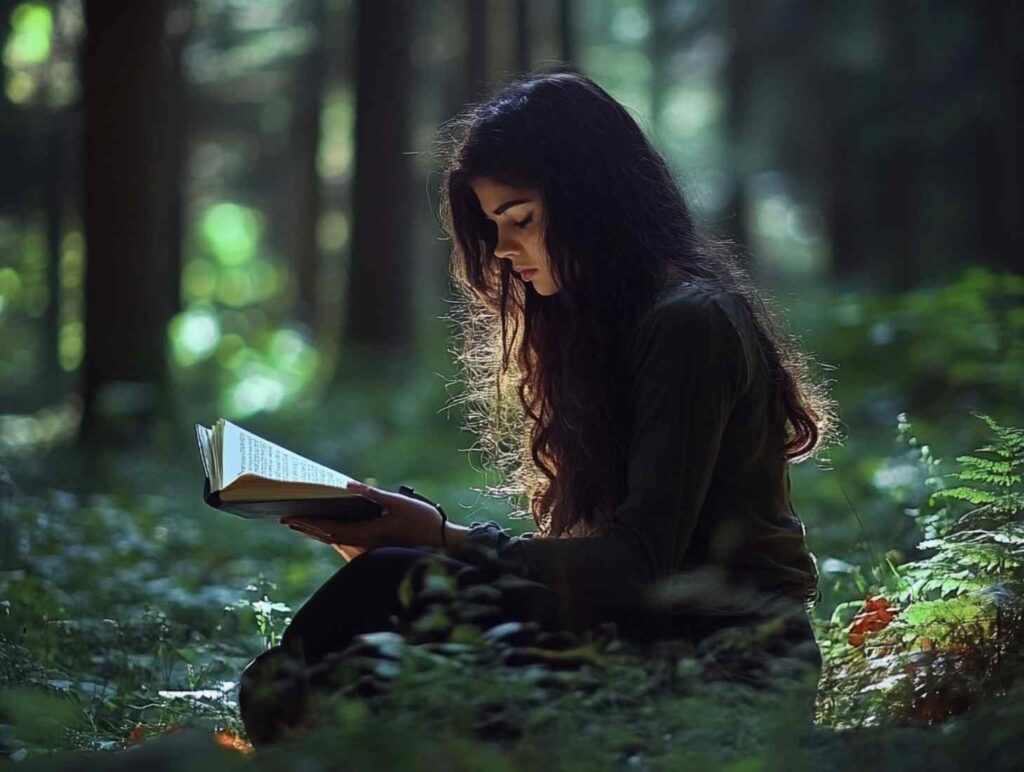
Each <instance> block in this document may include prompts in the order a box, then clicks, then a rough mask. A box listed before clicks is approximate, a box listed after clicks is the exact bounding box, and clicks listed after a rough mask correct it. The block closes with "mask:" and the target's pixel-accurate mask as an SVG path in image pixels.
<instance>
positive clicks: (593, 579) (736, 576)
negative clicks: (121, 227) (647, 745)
mask: <svg viewBox="0 0 1024 772" xmlns="http://www.w3.org/2000/svg"><path fill="white" fill-rule="evenodd" d="M629 340H630V343H629V346H628V357H627V363H626V364H627V366H628V368H629V373H630V374H631V381H630V390H629V399H628V410H629V411H630V429H629V446H628V455H627V458H628V470H627V491H626V496H625V498H624V500H622V501H621V503H620V504H619V505H618V506H617V507H616V509H615V510H614V512H613V517H612V523H611V527H610V528H609V529H608V530H607V531H606V532H605V533H604V534H602V535H601V536H583V537H557V538H543V537H540V536H538V535H537V534H534V533H528V534H524V535H522V536H517V537H512V536H510V535H508V534H507V533H506V532H505V530H504V529H503V528H501V526H500V525H499V524H498V523H496V522H494V521H488V522H486V523H481V522H474V523H472V525H471V527H470V531H469V532H468V533H467V535H466V539H465V542H464V544H463V545H462V546H461V547H459V548H457V549H455V550H452V551H451V554H452V556H453V557H456V558H460V559H462V560H465V561H466V562H470V563H485V562H493V561H497V562H498V563H499V564H500V565H501V566H502V567H504V568H505V569H507V570H510V571H512V572H514V573H517V574H519V575H521V576H523V577H525V578H527V579H532V580H534V581H537V582H541V583H543V584H546V585H548V586H549V587H551V588H552V589H554V590H556V592H558V593H559V595H560V596H561V599H562V602H563V604H565V605H566V606H567V607H573V608H579V609H582V608H584V607H590V608H602V609H608V608H611V609H617V608H629V607H632V608H636V607H637V606H638V605H639V604H644V603H647V602H648V601H649V600H650V599H651V598H652V597H655V596H654V595H652V591H653V590H654V589H655V588H666V587H675V591H676V592H677V593H682V594H683V595H685V593H686V592H687V591H688V590H690V591H693V592H694V593H695V594H701V595H702V596H703V598H704V600H708V599H709V596H715V595H716V594H717V595H719V596H720V597H722V598H725V597H726V596H727V595H728V596H729V597H730V598H732V599H733V600H730V601H728V602H726V603H725V604H724V605H725V606H729V605H730V604H731V605H732V607H734V608H737V609H744V608H745V607H744V605H743V604H744V602H750V603H752V604H754V605H756V604H758V603H760V602H761V601H760V600H758V597H759V596H758V593H768V594H775V595H781V596H786V597H789V598H793V599H794V600H797V601H798V602H803V603H805V604H807V603H811V602H814V601H815V600H816V599H817V597H818V594H817V593H818V589H817V580H818V574H817V570H816V564H815V561H814V558H813V556H812V555H811V553H810V552H809V551H808V549H807V546H806V543H805V539H804V536H805V531H804V527H803V524H802V523H801V521H800V519H799V518H798V517H797V515H796V514H795V513H794V512H793V510H792V506H791V503H790V496H789V473H788V467H787V464H786V461H785V455H784V451H783V446H782V443H783V441H784V440H783V437H782V436H781V433H780V432H779V431H778V429H776V428H774V427H773V425H772V421H771V415H770V412H771V411H770V410H769V400H771V399H774V398H775V395H774V391H773V389H772V388H770V381H769V378H770V375H769V372H768V369H767V364H766V362H765V361H764V359H763V356H762V353H761V348H760V345H759V343H758V341H757V335H756V328H755V327H754V322H753V319H752V318H751V316H750V312H749V311H748V310H747V308H746V306H745V305H743V304H742V303H741V302H739V301H738V300H737V299H735V298H734V297H733V296H732V295H731V294H729V293H726V292H724V291H717V290H712V289H709V288H706V287H698V286H695V285H693V284H685V285H682V286H676V287H673V288H671V289H670V290H668V291H665V292H663V293H661V294H660V295H659V296H658V297H657V298H656V300H655V301H654V302H653V303H652V304H651V306H650V308H649V309H647V311H646V313H644V314H643V315H642V316H641V318H640V320H639V322H638V323H637V325H636V327H635V329H634V331H633V334H632V336H631V337H630V339H629ZM709 577H710V578H711V579H712V580H716V579H717V580H723V581H724V584H723V583H721V582H720V583H718V584H713V583H712V584H709V583H708V582H707V580H708V578H709ZM665 580H668V581H665ZM730 588H738V589H739V590H740V591H741V592H740V593H739V594H737V593H735V592H732V591H731V590H730ZM745 588H747V589H751V590H754V591H755V593H754V595H750V593H747V594H746V595H743V594H742V590H744V589H745ZM661 597H664V596H661ZM744 597H746V598H748V601H744V600H743V598H744ZM750 599H752V600H750ZM710 600H711V604H710V605H712V606H714V605H715V603H714V601H715V598H714V597H710ZM677 608H679V607H678V606H677Z"/></svg>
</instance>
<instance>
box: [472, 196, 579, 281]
mask: <svg viewBox="0 0 1024 772" xmlns="http://www.w3.org/2000/svg"><path fill="white" fill-rule="evenodd" d="M470 187H472V188H473V192H474V193H476V197H477V200H478V201H479V202H480V208H481V209H482V210H483V213H484V216H485V217H487V219H489V220H493V221H494V223H495V224H496V225H497V228H498V241H497V244H496V246H495V248H494V255H495V256H496V257H499V258H505V259H506V260H508V261H509V262H511V263H512V268H513V270H515V271H519V272H520V274H519V275H520V276H521V277H522V278H523V280H524V281H528V282H530V283H531V284H533V288H534V289H535V290H537V293H538V294H540V295H554V294H555V293H556V292H558V290H559V287H558V285H557V284H556V283H555V279H554V276H552V274H551V265H550V261H549V259H548V251H547V248H546V247H545V246H544V223H545V222H546V218H545V212H544V202H543V201H542V200H541V195H540V191H539V190H537V189H536V188H513V187H509V186H508V185H502V184H501V183H500V182H496V181H494V180H492V179H491V178H489V177H476V178H475V179H473V180H472V182H471V183H470Z"/></svg>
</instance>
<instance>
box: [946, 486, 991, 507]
mask: <svg viewBox="0 0 1024 772" xmlns="http://www.w3.org/2000/svg"><path fill="white" fill-rule="evenodd" d="M937 499H955V500H957V501H966V502H968V503H970V504H994V503H995V502H997V501H998V500H999V497H998V496H997V495H996V494H994V493H990V492H989V491H984V490H978V489H977V488H970V487H968V486H964V485H961V486H958V487H956V488H943V489H942V490H940V491H935V492H934V493H932V495H931V496H930V497H929V502H930V503H931V502H934V501H935V500H937Z"/></svg>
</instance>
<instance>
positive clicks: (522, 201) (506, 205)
mask: <svg viewBox="0 0 1024 772" xmlns="http://www.w3.org/2000/svg"><path fill="white" fill-rule="evenodd" d="M530 201H533V199H532V198H514V199H512V200H511V201H506V202H505V203H504V204H502V205H501V206H499V207H498V208H497V209H495V210H494V214H503V213H504V212H505V210H506V209H508V208H509V207H512V206H515V205H516V204H527V203H529V202H530Z"/></svg>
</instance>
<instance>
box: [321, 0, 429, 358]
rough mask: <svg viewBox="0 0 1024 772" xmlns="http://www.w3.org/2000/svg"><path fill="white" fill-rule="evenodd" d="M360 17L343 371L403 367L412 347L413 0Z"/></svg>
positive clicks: (369, 5) (361, 10)
mask: <svg viewBox="0 0 1024 772" xmlns="http://www.w3.org/2000/svg"><path fill="white" fill-rule="evenodd" d="M356 17H357V20H356V30H357V34H356V130H355V134H356V147H355V178H354V193H353V233H352V253H351V271H350V272H349V288H348V292H347V298H348V302H347V308H346V318H345V324H344V339H343V344H342V345H343V346H344V348H345V353H343V355H342V357H341V359H340V366H339V368H338V372H339V374H348V373H351V372H355V371H358V370H365V369H366V366H367V360H366V359H365V358H364V356H363V355H369V354H372V355H373V357H374V361H375V362H376V363H377V365H378V366H386V362H387V360H393V361H394V362H395V363H396V364H401V362H402V360H403V359H404V358H405V357H406V356H407V355H408V354H409V353H411V348H412V343H413V328H412V321H413V294H412V290H413V286H412V281H411V277H412V257H411V252H410V242H409V233H410V231H411V219H412V209H411V206H410V199H409V196H410V185H409V181H410V165H409V161H408V157H407V155H406V151H407V150H408V147H409V112H410V110H409V97H410V94H409V82H410V79H411V76H412V66H411V61H410V53H411V52H410V48H411V42H412V30H411V29H410V23H409V19H410V8H409V4H408V2H407V0H359V2H358V3H357V4H356ZM345 354H347V356H346V355H345ZM348 360H351V362H349V361H348Z"/></svg>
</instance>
